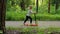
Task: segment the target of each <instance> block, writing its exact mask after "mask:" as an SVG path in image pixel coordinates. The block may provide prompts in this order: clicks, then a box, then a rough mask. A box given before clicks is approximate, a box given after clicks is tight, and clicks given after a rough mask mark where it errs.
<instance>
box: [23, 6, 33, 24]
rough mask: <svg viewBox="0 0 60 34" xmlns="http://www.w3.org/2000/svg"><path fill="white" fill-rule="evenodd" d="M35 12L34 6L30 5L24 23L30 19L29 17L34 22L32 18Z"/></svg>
mask: <svg viewBox="0 0 60 34" xmlns="http://www.w3.org/2000/svg"><path fill="white" fill-rule="evenodd" d="M32 13H33V12H32V6H29V8H28V12H27V14H26V19H25V20H24V25H25V23H26V21H27V20H28V19H30V24H32V18H31V14H32Z"/></svg>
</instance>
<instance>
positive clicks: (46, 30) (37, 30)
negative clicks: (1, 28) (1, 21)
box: [6, 27, 60, 34]
mask: <svg viewBox="0 0 60 34" xmlns="http://www.w3.org/2000/svg"><path fill="white" fill-rule="evenodd" d="M6 29H7V30H18V31H20V32H31V33H33V32H35V33H37V34H45V33H48V34H50V33H51V32H60V27H48V28H40V27H26V28H16V27H6Z"/></svg>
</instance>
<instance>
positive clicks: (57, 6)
mask: <svg viewBox="0 0 60 34" xmlns="http://www.w3.org/2000/svg"><path fill="white" fill-rule="evenodd" d="M55 3H56V4H55V11H56V13H57V9H58V8H59V2H58V0H56V1H55Z"/></svg>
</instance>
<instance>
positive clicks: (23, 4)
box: [20, 0, 25, 10]
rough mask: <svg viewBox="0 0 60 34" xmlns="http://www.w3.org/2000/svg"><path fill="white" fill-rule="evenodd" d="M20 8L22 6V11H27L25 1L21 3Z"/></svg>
mask: <svg viewBox="0 0 60 34" xmlns="http://www.w3.org/2000/svg"><path fill="white" fill-rule="evenodd" d="M20 6H21V9H22V10H25V3H24V0H22V2H21V3H20Z"/></svg>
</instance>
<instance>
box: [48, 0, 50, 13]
mask: <svg viewBox="0 0 60 34" xmlns="http://www.w3.org/2000/svg"><path fill="white" fill-rule="evenodd" d="M48 13H50V0H49V2H48Z"/></svg>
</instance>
